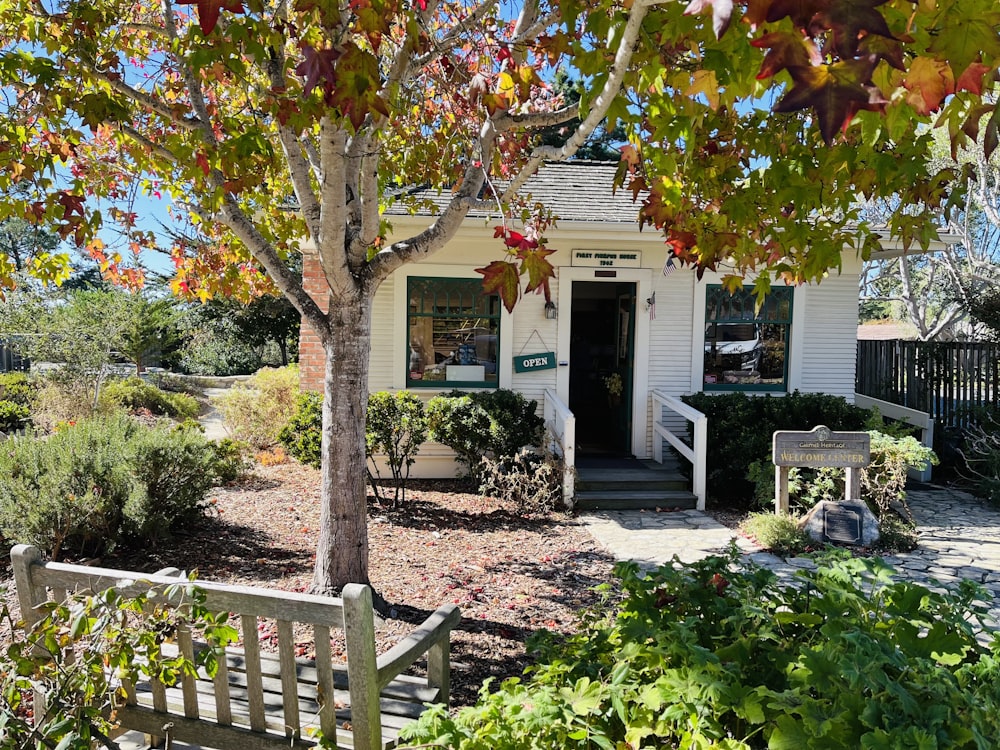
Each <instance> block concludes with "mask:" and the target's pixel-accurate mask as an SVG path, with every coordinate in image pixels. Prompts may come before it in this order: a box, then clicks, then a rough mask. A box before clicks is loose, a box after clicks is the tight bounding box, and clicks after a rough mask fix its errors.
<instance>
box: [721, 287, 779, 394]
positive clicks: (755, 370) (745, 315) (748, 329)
mask: <svg viewBox="0 0 1000 750" xmlns="http://www.w3.org/2000/svg"><path fill="white" fill-rule="evenodd" d="M756 302H757V298H756V297H755V296H754V294H753V292H751V291H750V290H747V289H744V290H741V291H739V292H737V293H736V294H733V295H730V294H729V292H728V291H727V290H726V289H724V288H723V287H721V286H717V285H713V286H709V287H708V288H707V290H706V292H705V370H704V388H705V390H706V391H709V390H720V391H724V390H729V391H734V390H748V391H785V390H787V387H788V359H789V349H788V343H789V333H790V332H791V328H792V289H791V288H790V287H777V288H774V289H772V290H771V291H770V293H769V294H768V295H767V297H766V298H765V299H764V304H763V305H762V306H761V308H760V310H755V307H756Z"/></svg>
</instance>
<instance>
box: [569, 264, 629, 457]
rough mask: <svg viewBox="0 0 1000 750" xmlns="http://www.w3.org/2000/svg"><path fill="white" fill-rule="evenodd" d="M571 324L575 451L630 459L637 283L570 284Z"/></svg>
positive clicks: (577, 282) (571, 407) (572, 408)
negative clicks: (571, 294)
mask: <svg viewBox="0 0 1000 750" xmlns="http://www.w3.org/2000/svg"><path fill="white" fill-rule="evenodd" d="M570 326H571V332H570V339H571V343H570V376H569V408H570V410H571V411H572V412H573V414H574V416H575V417H576V435H577V446H578V450H579V453H581V454H583V455H597V456H600V455H605V456H628V455H630V454H631V448H632V393H633V386H632V380H633V369H634V368H633V353H634V346H635V344H634V341H635V284H633V283H621V282H615V281H574V282H573V307H572V314H571V322H570Z"/></svg>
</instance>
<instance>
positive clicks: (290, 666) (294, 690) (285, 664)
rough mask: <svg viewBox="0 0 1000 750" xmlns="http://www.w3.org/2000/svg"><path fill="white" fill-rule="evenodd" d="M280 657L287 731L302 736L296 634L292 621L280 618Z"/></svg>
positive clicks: (292, 734)
mask: <svg viewBox="0 0 1000 750" xmlns="http://www.w3.org/2000/svg"><path fill="white" fill-rule="evenodd" d="M278 659H279V661H280V662H281V693H282V695H283V696H284V703H285V728H286V729H285V731H286V732H287V733H288V736H289V737H301V736H302V735H301V733H300V731H301V726H300V725H299V684H298V679H296V675H295V634H294V633H293V632H292V623H290V622H289V621H288V620H278Z"/></svg>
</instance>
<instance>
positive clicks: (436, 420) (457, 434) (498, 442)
mask: <svg viewBox="0 0 1000 750" xmlns="http://www.w3.org/2000/svg"><path fill="white" fill-rule="evenodd" d="M537 409H538V402H537V401H529V400H528V399H526V398H525V397H524V396H523V395H521V394H520V393H517V392H515V391H511V390H506V389H502V388H501V389H499V390H495V391H476V392H473V393H463V392H462V391H451V392H450V393H446V394H443V395H441V396H435V397H434V398H432V399H431V400H430V401H429V402H428V404H427V420H428V424H429V425H430V434H431V438H432V439H434V440H437V441H438V442H439V443H442V444H443V445H446V446H448V447H449V448H451V449H452V450H453V451H455V453H456V454H457V456H458V460H459V462H460V463H462V464H463V465H464V466H465V467H466V468H467V469H468V471H469V473H470V475H471V476H472V477H473V478H474V479H476V480H477V481H478V479H479V472H480V459H481V458H482V457H483V456H488V457H490V458H494V459H496V458H502V457H510V456H515V455H517V453H518V452H519V451H520V450H521V449H522V448H524V447H525V446H529V447H534V446H538V445H539V443H540V442H541V439H542V431H543V427H544V424H545V421H544V420H543V419H542V418H541V417H540V416H539V415H538V414H536V411H537Z"/></svg>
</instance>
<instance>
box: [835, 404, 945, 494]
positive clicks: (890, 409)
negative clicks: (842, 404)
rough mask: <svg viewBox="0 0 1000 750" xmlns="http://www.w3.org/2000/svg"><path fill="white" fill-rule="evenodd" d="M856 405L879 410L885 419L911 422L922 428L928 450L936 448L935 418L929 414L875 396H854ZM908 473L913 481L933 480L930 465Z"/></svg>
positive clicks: (921, 440)
mask: <svg viewBox="0 0 1000 750" xmlns="http://www.w3.org/2000/svg"><path fill="white" fill-rule="evenodd" d="M854 405H855V406H860V407H861V408H862V409H878V411H879V414H881V415H882V416H883V417H889V418H890V419H898V420H900V421H903V422H909V423H910V424H911V425H913V426H914V427H918V428H920V442H921V443H922V444H923V445H925V446H927V447H928V448H933V447H934V418H933V417H932V416H931V415H930V414H928V413H927V412H925V411H920V410H919V409H911V408H910V407H908V406H900V405H899V404H894V403H892V402H890V401H883V400H882V399H879V398H875V397H873V396H866V395H865V394H863V393H855V394H854ZM908 473H909V475H910V477H911V478H913V479H916V480H918V481H920V482H929V481H930V480H931V465H930V463H928V464H927V465H926V466H925V467H924V468H923V469H910V470H909V472H908Z"/></svg>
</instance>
